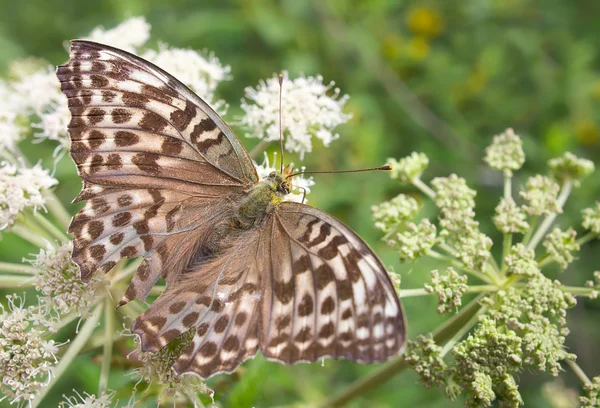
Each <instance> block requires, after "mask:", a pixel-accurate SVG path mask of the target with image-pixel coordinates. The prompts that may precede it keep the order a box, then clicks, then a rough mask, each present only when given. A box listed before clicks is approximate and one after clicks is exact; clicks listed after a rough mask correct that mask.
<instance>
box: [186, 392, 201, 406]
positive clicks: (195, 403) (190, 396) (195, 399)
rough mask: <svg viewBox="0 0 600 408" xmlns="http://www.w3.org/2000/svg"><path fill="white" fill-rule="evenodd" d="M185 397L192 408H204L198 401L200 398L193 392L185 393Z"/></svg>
mask: <svg viewBox="0 0 600 408" xmlns="http://www.w3.org/2000/svg"><path fill="white" fill-rule="evenodd" d="M185 395H186V396H187V397H188V399H189V400H190V402H191V403H192V404H193V407H194V408H204V404H203V403H202V401H200V397H198V395H197V394H195V393H194V392H193V391H185Z"/></svg>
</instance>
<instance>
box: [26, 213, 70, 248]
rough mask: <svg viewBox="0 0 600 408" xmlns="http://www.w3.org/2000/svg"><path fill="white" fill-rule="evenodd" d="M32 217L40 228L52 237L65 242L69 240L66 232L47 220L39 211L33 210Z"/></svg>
mask: <svg viewBox="0 0 600 408" xmlns="http://www.w3.org/2000/svg"><path fill="white" fill-rule="evenodd" d="M34 219H35V221H37V222H38V223H39V224H40V225H41V227H42V228H44V229H45V230H46V231H48V232H49V233H50V234H52V235H53V236H54V238H56V239H58V240H59V241H60V242H62V243H65V242H69V241H70V239H69V237H68V236H67V234H65V233H64V232H63V231H62V230H60V229H59V228H57V227H56V225H54V224H53V223H52V222H51V221H50V220H48V218H46V217H44V216H43V215H42V213H40V212H39V211H36V212H35V214H34Z"/></svg>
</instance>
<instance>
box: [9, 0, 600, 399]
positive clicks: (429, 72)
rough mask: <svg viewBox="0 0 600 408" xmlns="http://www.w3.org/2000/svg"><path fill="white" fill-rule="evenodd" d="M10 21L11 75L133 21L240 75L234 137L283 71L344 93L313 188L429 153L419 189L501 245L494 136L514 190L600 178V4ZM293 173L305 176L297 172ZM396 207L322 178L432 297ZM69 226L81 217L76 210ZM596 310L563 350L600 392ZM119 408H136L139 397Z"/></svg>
mask: <svg viewBox="0 0 600 408" xmlns="http://www.w3.org/2000/svg"><path fill="white" fill-rule="evenodd" d="M0 10H1V12H0V74H4V73H6V72H7V69H8V65H9V63H10V62H11V61H12V60H14V59H18V58H24V57H28V56H36V57H41V58H44V59H46V60H48V61H50V62H51V63H52V64H59V63H63V62H65V61H66V59H67V53H66V51H65V48H64V47H65V40H68V39H72V38H77V37H80V36H83V35H86V34H87V33H89V32H90V31H91V30H92V29H93V28H94V27H96V26H98V25H103V26H104V27H106V28H110V27H113V26H115V25H117V24H118V23H120V22H121V21H123V20H124V19H125V18H126V17H129V16H145V17H146V18H147V20H148V22H149V23H150V24H151V25H152V37H151V38H152V40H151V41H152V42H154V43H155V42H156V41H157V40H162V41H164V42H166V43H168V44H169V45H172V46H177V47H189V48H195V49H204V48H207V49H209V50H211V51H214V53H215V54H216V55H217V56H218V57H219V58H220V60H221V62H223V63H224V64H228V65H230V66H231V67H232V75H233V80H231V81H228V82H225V83H223V84H222V85H220V87H219V89H218V96H219V97H220V98H223V99H225V100H226V101H228V102H229V104H230V109H229V111H228V114H227V116H226V117H225V119H226V120H228V121H230V122H231V121H233V120H234V119H235V118H236V116H239V115H240V114H241V113H242V111H241V110H240V109H239V100H240V98H241V97H242V96H243V93H244V87H246V86H255V85H256V84H257V83H258V81H259V79H262V78H267V77H270V76H271V75H272V73H274V72H280V71H282V70H288V71H289V72H290V76H291V77H294V76H297V75H298V74H300V73H305V74H307V75H315V74H322V75H323V76H324V78H325V81H326V82H328V81H329V80H335V81H336V84H337V86H339V87H340V88H341V90H342V92H343V93H347V94H349V95H350V96H351V99H350V101H349V102H348V104H347V111H349V112H351V113H352V114H353V115H354V117H353V119H352V120H351V121H350V122H349V123H347V124H346V125H344V126H341V127H339V128H338V129H337V130H338V132H339V133H340V134H341V137H340V139H339V140H338V141H336V142H334V143H332V145H331V147H330V148H323V147H322V146H321V145H320V144H319V143H318V142H317V143H316V144H315V150H314V152H313V153H311V154H307V155H306V158H305V160H304V164H305V165H306V166H307V167H308V168H309V169H314V170H327V169H348V168H358V167H370V166H374V165H380V164H382V163H383V162H384V161H385V159H386V158H387V157H390V156H392V157H396V158H400V157H403V156H405V155H408V154H410V153H411V152H412V151H422V152H424V153H426V154H427V155H428V156H429V158H430V161H431V165H430V168H429V170H428V172H427V173H426V175H425V176H424V179H426V180H428V179H430V178H432V177H435V176H443V175H448V174H450V173H456V174H458V175H459V176H462V177H465V178H466V179H467V180H468V181H469V183H470V185H471V186H473V187H475V188H476V189H477V190H478V191H479V194H478V197H477V211H478V220H479V221H480V222H481V223H482V227H483V230H484V232H485V233H486V234H488V235H490V236H491V237H492V238H493V239H494V241H495V242H497V243H498V244H499V243H500V242H501V236H500V235H499V234H498V233H497V232H496V231H495V229H494V228H493V225H492V224H491V221H490V216H491V214H492V212H493V209H494V207H495V206H496V205H497V202H498V199H499V196H500V194H501V182H502V179H501V177H500V174H499V173H498V174H497V173H494V172H492V171H490V170H488V169H487V168H486V167H485V166H484V165H483V162H482V159H481V158H482V152H483V149H484V148H485V147H486V146H487V145H488V144H489V143H490V142H491V138H492V136H493V135H495V134H498V133H500V132H502V131H504V129H505V128H507V127H513V128H514V129H515V131H516V132H517V134H519V135H520V136H521V137H522V138H523V139H524V144H525V152H526V154H527V158H528V160H527V162H526V164H525V167H524V169H523V170H521V171H520V172H519V173H518V174H517V180H518V181H517V183H518V185H521V184H524V182H525V179H526V177H527V176H528V175H531V174H534V173H537V172H545V169H546V162H547V160H548V159H550V158H552V157H554V156H557V155H559V154H561V153H562V152H564V151H565V150H568V151H571V152H573V153H575V154H578V155H581V156H583V157H586V158H588V159H591V160H593V161H594V162H595V163H596V165H600V160H598V159H599V157H600V155H599V153H600V122H599V121H600V59H599V57H600V55H599V51H598V50H599V48H600V47H598V45H599V40H598V38H600V25H599V24H598V18H599V16H600V2H598V1H596V0H577V1H569V2H565V1H562V0H548V1H545V2H543V4H542V3H541V2H537V1H531V0H530V1H528V0H506V1H501V0H463V1H460V2H458V1H456V2H454V1H447V0H431V1H392V0H362V1H361V0H335V1H324V0H307V1H298V0H283V1H274V0H264V1H260V0H256V1H242V0H239V1H223V0H203V1H201V2H200V1H191V0H190V1H184V0H170V1H162V0H96V1H86V2H83V1H58V0H25V1H14V0H0ZM0 103H1V102H0ZM237 133H238V134H243V131H242V130H241V129H238V132H237ZM243 142H244V144H245V145H246V146H247V147H248V148H251V147H252V146H253V145H254V144H256V140H254V139H253V140H248V139H245V140H243ZM53 149H54V146H53V145H51V144H50V143H48V144H42V145H36V146H29V145H27V146H24V150H25V152H26V154H27V155H28V156H29V158H30V159H31V160H33V161H35V160H37V159H38V158H39V159H42V160H43V161H44V163H46V164H47V165H51V154H52V151H53ZM288 157H289V156H288ZM290 160H294V161H295V162H296V164H299V163H300V162H299V160H298V158H297V157H295V158H293V157H291V158H290ZM597 174H598V173H596V175H593V176H592V177H590V178H588V179H587V180H586V182H585V183H584V187H583V188H580V189H576V190H575V191H574V192H573V194H572V196H571V199H570V200H569V202H568V204H567V209H566V212H565V214H564V215H563V216H561V217H560V222H561V224H562V225H579V223H580V215H579V211H580V210H581V209H582V208H584V207H586V206H591V205H592V204H593V202H594V200H596V199H597V198H598V191H599V188H600V178H599V177H598V176H597ZM57 177H58V178H59V180H60V181H61V184H60V186H59V187H58V190H57V194H58V195H59V196H60V197H61V199H63V201H64V203H69V202H70V201H71V199H72V198H73V197H74V196H75V195H76V193H77V191H78V190H79V187H80V181H79V179H78V177H77V176H76V173H75V170H74V166H73V165H72V163H71V161H70V159H69V158H68V156H67V157H65V158H63V160H62V161H61V163H60V165H59V166H58V169H57ZM400 192H405V193H407V192H408V193H413V192H414V190H413V189H410V188H406V187H403V186H400V185H398V184H397V183H394V182H392V181H391V180H389V178H388V177H387V175H385V174H379V173H369V174H357V175H336V176H334V175H321V176H317V177H316V186H315V188H314V190H313V193H312V194H311V195H310V197H309V198H310V201H311V204H312V205H314V206H317V207H320V208H322V209H324V210H326V211H328V212H330V213H332V214H333V215H335V216H336V217H338V218H340V219H342V220H343V221H345V222H346V223H347V224H349V225H350V226H351V227H352V228H354V229H355V230H356V231H357V232H358V233H359V234H360V235H361V236H363V237H364V238H365V239H366V240H367V242H369V243H370V244H371V245H372V246H373V247H374V249H375V250H376V252H378V253H379V254H380V256H381V257H382V259H383V260H384V263H385V264H386V265H389V266H390V268H392V269H393V270H395V271H397V272H399V273H400V274H401V275H402V286H403V287H404V288H412V287H421V286H422V284H423V282H425V281H426V280H427V279H428V277H429V271H430V270H431V269H432V268H434V267H436V265H435V264H433V263H430V262H427V261H424V262H418V263H416V264H408V265H400V264H399V263H398V260H397V258H396V256H395V254H394V253H393V252H392V251H391V250H388V249H387V248H386V247H385V246H384V245H383V244H382V243H381V242H380V241H379V239H380V237H381V235H380V234H379V233H378V232H377V231H376V230H375V228H374V227H373V225H372V221H371V218H370V206H371V205H373V204H377V203H379V202H381V201H383V200H384V199H389V198H392V197H394V196H395V195H397V194H398V193H400ZM415 194H416V192H415ZM69 209H70V210H71V211H72V212H75V211H76V208H75V206H71V205H69ZM423 215H424V216H433V215H434V213H433V208H431V206H430V205H426V206H425V209H424V214H423ZM498 244H497V245H495V248H494V250H495V251H496V252H498V249H499V247H500V245H498ZM599 250H600V245H599V244H598V243H596V242H592V243H591V244H588V245H587V246H586V247H585V248H584V249H583V250H582V251H581V253H580V256H579V260H578V261H577V262H576V263H574V264H573V265H571V267H570V268H569V269H568V271H567V272H566V273H564V274H562V275H561V276H560V279H561V280H562V281H563V282H564V283H567V284H571V285H582V284H583V282H585V280H587V279H590V277H591V273H592V271H594V270H596V269H599V268H600V266H599V260H600V256H599V255H598V251H599ZM32 251H33V248H29V247H27V246H25V245H24V244H23V243H22V242H21V241H18V240H16V239H13V238H11V237H10V234H5V235H4V237H3V242H2V244H1V245H0V257H1V258H2V259H8V260H12V261H20V259H21V257H23V256H26V255H27V254H28V253H30V252H32ZM556 276H557V277H558V273H556ZM403 303H404V306H405V309H406V313H407V316H408V323H409V330H410V336H411V337H414V336H416V335H417V334H419V333H423V332H427V331H429V330H431V329H433V328H434V327H435V326H436V325H438V324H439V323H440V322H441V321H442V320H443V319H442V318H441V317H439V316H438V315H437V314H436V313H435V307H436V299H435V298H433V297H426V298H409V299H406V300H405V301H404V302H403ZM599 305H600V302H596V303H593V302H589V301H585V300H580V302H579V305H578V306H577V307H576V308H575V309H572V310H571V311H570V313H569V319H570V324H569V327H570V328H571V334H570V336H569V337H568V339H567V344H568V346H569V348H570V351H572V352H574V353H576V354H577V355H578V356H579V361H580V364H581V366H582V368H583V369H584V370H585V371H586V373H587V374H588V375H589V376H590V377H592V376H595V375H599V374H600V369H599V368H598V367H599V366H600V365H599V364H598V361H597V356H598V345H599V344H600V325H599V324H598V323H599V322H600V307H599ZM373 368H374V367H373V366H362V365H356V364H351V363H347V362H336V361H326V362H325V365H324V366H323V367H322V366H321V364H313V365H298V366H294V367H285V366H280V365H277V364H273V363H268V362H266V361H264V360H263V359H262V358H257V359H255V360H253V361H250V362H248V363H246V364H244V366H243V369H241V370H240V371H239V372H238V373H237V374H235V375H233V376H219V377H217V378H215V379H212V380H210V381H209V386H211V387H212V388H213V389H214V390H215V391H216V399H217V401H220V403H221V404H222V405H223V406H234V407H237V406H239V407H246V406H248V407H250V406H255V407H267V406H279V405H288V404H299V405H304V404H311V403H315V402H317V401H320V400H323V399H324V398H326V397H327V396H330V395H331V394H332V392H334V391H337V390H341V389H342V388H343V387H344V386H346V385H348V384H350V383H351V382H352V381H354V380H356V379H357V378H360V377H361V376H363V375H365V374H366V373H368V372H369V371H371V370H373ZM71 369H72V372H70V373H69V374H68V375H66V376H64V377H63V378H62V379H61V381H60V383H59V384H58V386H57V387H55V388H54V389H53V390H52V395H51V396H50V397H49V398H48V400H47V401H48V405H44V406H56V402H57V401H59V400H60V399H61V395H62V394H68V395H70V394H72V392H71V390H72V389H73V388H75V389H77V390H79V391H80V392H81V391H84V390H87V391H89V392H91V393H94V392H95V391H96V389H97V381H98V375H99V371H100V368H99V363H98V361H97V359H96V358H95V357H94V355H92V354H88V355H84V356H82V357H80V358H79V359H78V360H77V361H76V364H75V365H72V366H71ZM563 378H564V380H565V383H566V385H567V386H569V387H572V388H574V389H575V390H577V391H578V392H579V389H580V383H579V381H578V380H577V379H576V378H575V377H573V376H572V375H571V373H570V372H566V373H565V375H564V376H563ZM551 379H552V378H551V377H550V376H546V375H538V374H537V373H530V372H524V373H522V375H521V378H520V384H521V385H520V390H521V391H522V394H523V398H524V400H525V403H526V405H527V406H535V407H545V406H552V405H550V403H549V402H548V400H547V399H545V398H544V397H543V393H542V391H541V390H542V387H541V385H542V384H543V383H544V382H547V381H550V380H551ZM131 381H132V380H131V377H130V376H128V375H127V374H126V371H125V370H122V369H119V368H115V370H114V371H113V375H112V377H111V383H110V384H109V385H110V386H111V388H119V387H121V386H122V387H124V388H125V389H127V386H126V384H130V385H129V386H128V387H129V389H130V387H131ZM117 397H118V398H119V399H120V400H121V401H123V402H126V401H127V399H128V394H127V392H124V393H118V394H117ZM2 404H6V402H2V403H0V405H2ZM351 406H356V407H360V406H370V407H392V406H394V407H395V406H426V407H446V406H462V402H460V401H457V402H454V403H451V402H449V401H447V400H446V399H445V397H444V396H443V393H442V391H440V390H426V389H424V388H422V387H421V386H420V385H418V383H417V379H416V376H415V375H414V374H412V373H408V372H405V373H403V374H401V375H399V376H397V377H395V378H393V379H392V380H391V381H389V382H388V383H387V384H385V385H383V386H380V387H378V388H376V389H373V390H372V391H371V392H370V393H368V394H366V395H364V396H363V397H361V398H359V399H356V400H355V401H354V402H353V403H352V404H351Z"/></svg>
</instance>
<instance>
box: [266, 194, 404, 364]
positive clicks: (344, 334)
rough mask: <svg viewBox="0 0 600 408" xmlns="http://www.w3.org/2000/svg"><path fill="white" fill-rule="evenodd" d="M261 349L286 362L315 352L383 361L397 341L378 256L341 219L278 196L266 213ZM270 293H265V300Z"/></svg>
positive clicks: (389, 288) (396, 307) (397, 322)
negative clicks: (269, 220)
mask: <svg viewBox="0 0 600 408" xmlns="http://www.w3.org/2000/svg"><path fill="white" fill-rule="evenodd" d="M270 243H271V251H270V252H271V254H270V258H271V268H270V280H269V282H270V285H271V288H272V290H270V291H268V292H266V293H265V298H264V300H263V304H262V316H261V319H262V324H261V335H260V338H261V351H262V353H263V354H264V355H265V356H266V357H268V358H271V359H274V360H277V361H280V362H284V363H291V362H296V361H315V360H317V359H319V358H321V357H324V356H329V357H333V358H347V359H350V360H353V361H360V362H366V363H370V362H376V361H384V360H387V359H389V358H390V357H392V356H394V355H396V354H398V353H399V352H400V351H401V349H402V347H403V346H404V342H405V334H406V331H405V322H404V316H403V313H402V308H401V306H400V302H399V300H398V296H397V295H396V291H395V290H394V286H393V284H392V282H391V280H390V277H389V276H388V273H387V271H386V270H385V268H384V266H383V265H382V263H381V261H380V260H379V259H378V258H377V256H376V255H375V254H374V253H373V251H371V249H370V248H369V247H368V246H367V244H366V243H365V242H364V241H363V240H362V239H361V238H360V237H359V236H358V235H356V234H355V233H354V232H353V231H352V230H351V229H350V228H348V227H346V226H345V225H344V224H343V223H341V222H340V221H338V220H337V219H335V218H334V217H332V216H330V215H328V214H327V213H325V212H323V211H321V210H318V209H316V208H312V207H309V206H307V205H303V204H298V203H291V202H285V203H283V204H281V206H280V207H279V208H278V210H277V211H276V213H275V214H274V222H273V224H272V231H271V239H270ZM269 298H270V299H269Z"/></svg>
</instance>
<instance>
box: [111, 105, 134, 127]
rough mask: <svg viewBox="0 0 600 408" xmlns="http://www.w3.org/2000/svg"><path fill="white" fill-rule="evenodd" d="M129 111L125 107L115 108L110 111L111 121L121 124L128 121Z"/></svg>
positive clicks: (129, 117)
mask: <svg viewBox="0 0 600 408" xmlns="http://www.w3.org/2000/svg"><path fill="white" fill-rule="evenodd" d="M131 116H132V115H131V112H130V111H128V110H127V109H123V108H116V109H114V110H113V111H112V120H113V123H116V124H121V123H125V122H129V120H130V119H131Z"/></svg>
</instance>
